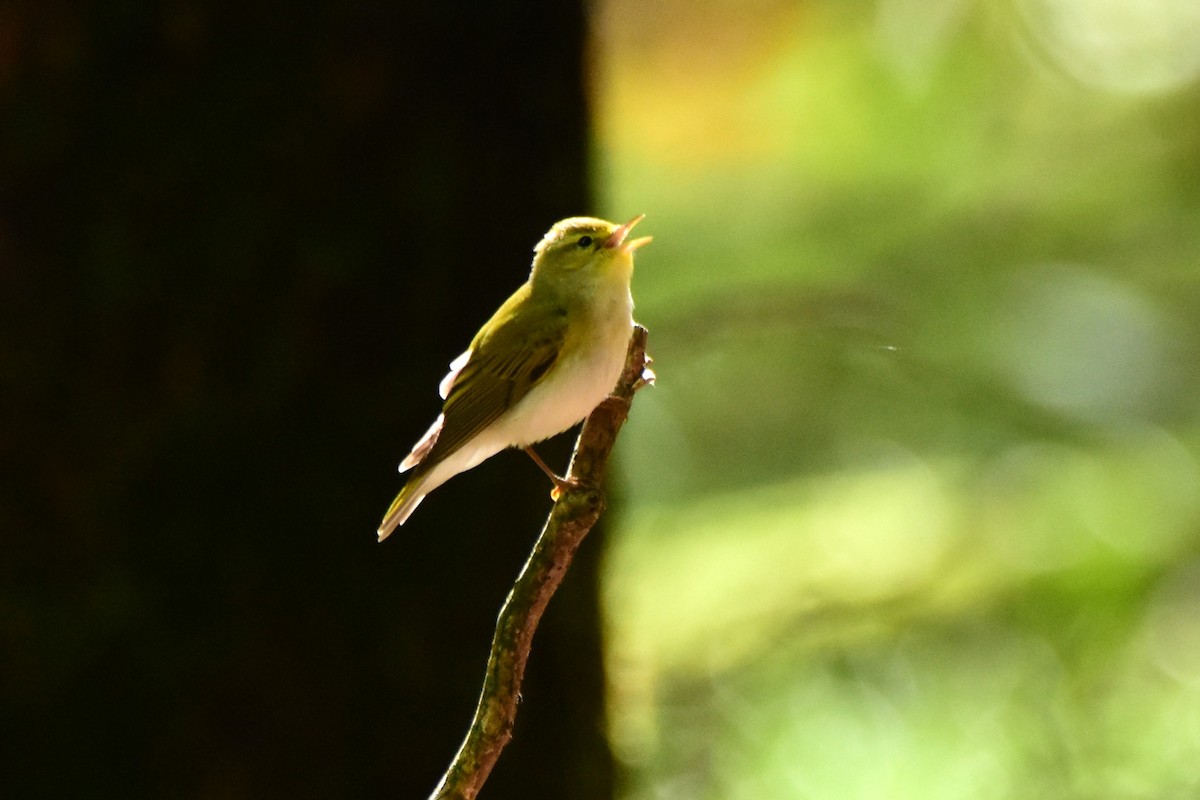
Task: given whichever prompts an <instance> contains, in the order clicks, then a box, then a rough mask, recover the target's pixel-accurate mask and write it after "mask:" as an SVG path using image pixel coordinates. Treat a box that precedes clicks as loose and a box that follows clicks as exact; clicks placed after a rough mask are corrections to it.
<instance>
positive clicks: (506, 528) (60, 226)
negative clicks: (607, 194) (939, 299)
mask: <svg viewBox="0 0 1200 800" xmlns="http://www.w3.org/2000/svg"><path fill="white" fill-rule="evenodd" d="M584 28H585V23H584V18H583V10H582V4H580V3H563V2H559V0H541V1H540V2H536V3H534V4H532V5H531V4H528V3H526V4H518V5H513V4H508V3H501V2H494V3H486V4H479V3H475V4H465V3H464V4H456V3H421V4H414V3H394V4H385V3H366V4H353V3H350V4H347V3H341V2H325V3H323V4H321V3H318V4H315V5H314V4H311V3H283V2H265V3H254V4H250V5H246V4H241V3H206V2H184V1H183V0H168V2H161V3H150V2H146V1H145V0H130V2H123V3H91V4H73V5H69V6H68V5H67V4H59V3H45V2H42V1H41V0H15V2H11V3H8V4H6V5H5V6H4V8H3V9H2V10H0V470H2V471H3V472H2V482H0V526H2V528H0V541H2V544H3V553H2V555H0V703H2V706H0V740H2V741H3V744H2V745H0V774H2V775H3V776H4V777H3V779H2V781H0V782H2V783H3V785H4V787H5V788H4V790H3V794H5V795H6V796H11V797H37V796H40V797H121V798H137V797H155V798H158V797H212V798H255V799H256V800H261V799H262V798H272V797H288V798H297V797H353V798H363V797H403V798H411V797H423V796H425V795H426V794H427V793H428V792H429V791H430V790H431V789H432V788H433V786H434V784H435V782H436V780H437V778H438V776H439V775H440V773H441V770H442V768H443V767H444V766H445V765H446V763H447V762H448V760H449V759H450V757H451V756H452V755H453V753H454V751H455V749H456V748H457V746H458V744H459V741H460V739H461V737H462V735H463V733H464V732H465V730H466V725H467V723H468V722H469V720H470V716H471V711H472V709H473V707H474V701H475V699H476V695H477V692H478V689H479V683H480V680H481V678H482V674H483V667H484V663H485V659H486V657H487V651H488V645H489V642H490V637H491V629H492V625H493V623H494V620H495V615H496V612H497V610H498V609H499V607H500V604H501V602H502V600H503V598H504V594H505V592H506V591H507V588H508V586H509V585H510V584H511V581H512V580H513V578H514V577H515V574H516V571H517V569H518V567H519V565H520V563H521V560H522V558H523V556H524V554H525V552H526V551H527V550H528V547H529V545H530V544H531V542H532V540H533V537H534V536H535V535H536V532H537V530H538V528H539V526H540V523H541V521H542V519H543V518H544V515H545V513H546V511H547V510H548V508H549V499H548V496H547V495H548V491H549V485H548V483H547V482H546V481H545V479H544V477H543V476H542V475H541V474H540V473H539V472H538V471H537V469H536V468H535V467H534V466H533V465H532V463H530V462H529V461H528V459H526V458H525V456H523V455H519V454H511V453H510V454H501V455H499V456H497V457H496V458H494V459H493V460H492V461H490V462H488V463H487V464H485V465H483V466H481V467H480V468H478V469H476V470H475V471H474V472H472V473H469V474H467V475H464V476H461V477H459V478H458V479H456V480H454V481H451V482H450V483H449V484H447V485H446V486H445V487H443V488H442V489H439V490H438V491H437V492H435V493H434V494H433V495H431V496H430V497H429V498H427V499H426V501H425V503H424V504H423V505H422V507H421V509H420V510H419V511H418V512H417V513H416V514H415V515H414V517H413V519H412V520H411V521H410V522H409V524H407V525H406V526H405V527H404V528H402V529H400V530H399V531H397V533H396V534H394V535H393V536H392V538H391V539H389V540H388V541H387V542H386V543H385V544H383V545H378V544H376V543H375V541H374V529H375V526H376V524H377V522H378V518H379V516H380V515H381V514H382V512H383V511H384V509H385V508H386V507H387V504H388V502H389V501H390V500H391V498H392V495H393V494H394V493H395V491H396V490H398V488H399V487H400V485H401V482H402V478H401V476H399V475H397V474H396V472H395V465H396V464H397V463H398V461H399V460H400V459H401V458H402V457H403V456H404V455H405V453H406V452H407V448H408V447H409V446H410V445H411V444H412V443H413V442H414V441H415V440H416V439H417V438H418V437H419V436H420V435H421V433H423V432H424V429H425V428H426V427H427V426H428V424H429V423H430V422H432V420H433V418H434V416H435V415H436V413H437V410H438V405H439V401H438V398H437V395H436V385H437V381H438V380H439V379H440V378H441V376H442V374H443V372H444V371H445V367H446V365H447V364H448V362H449V361H450V360H451V359H452V358H453V357H454V356H456V355H457V354H458V353H459V352H460V351H461V350H462V349H463V348H464V347H465V346H466V344H467V342H468V341H469V340H470V336H471V334H472V333H473V332H474V330H475V328H476V327H477V326H478V325H479V324H480V323H482V322H483V320H485V319H486V318H487V315H488V314H489V313H490V312H491V310H492V309H493V308H494V307H495V306H497V305H498V304H499V303H500V301H502V300H503V299H504V297H505V296H507V294H508V293H509V292H510V291H511V290H512V289H514V288H515V287H516V286H517V285H518V284H519V283H520V282H521V281H522V280H524V278H525V274H526V270H527V266H528V262H529V258H530V256H531V253H530V250H531V247H532V245H533V244H534V242H535V241H536V240H537V239H538V238H539V237H540V235H541V233H542V232H543V231H544V229H545V228H546V227H548V226H549V224H550V223H551V222H553V221H554V220H555V219H557V218H559V217H562V216H567V215H570V214H575V213H586V212H587V211H589V210H590V209H589V203H588V198H589V195H588V192H587V188H586V185H587V180H586V164H587V142H586V138H587V109H586V102H585V96H584V90H583V84H584V76H583V61H582V54H583V52H584V47H583V40H584V33H585V31H584ZM560 452H561V451H560ZM560 463H561V458H560ZM598 546H599V540H598V539H591V540H590V541H589V542H588V543H587V545H586V546H585V548H584V550H585V552H584V553H582V554H581V557H580V559H579V560H578V561H577V563H576V565H575V567H574V568H573V571H572V574H571V576H570V577H569V579H568V581H567V584H566V586H565V587H564V590H563V593H562V594H560V595H559V597H557V598H556V599H555V602H554V604H552V606H551V609H550V612H549V614H548V617H547V620H546V624H545V625H544V626H543V628H542V630H541V632H540V633H539V637H538V641H537V642H535V645H534V652H533V659H532V662H531V665H530V673H529V676H528V681H527V683H526V692H525V700H526V702H525V704H524V706H523V708H522V712H521V715H520V717H519V718H518V723H517V732H516V739H515V740H514V743H513V745H512V746H511V747H510V748H509V749H508V750H507V751H506V752H505V754H504V756H503V758H502V759H501V761H500V764H499V766H498V767H497V770H496V772H495V774H494V776H493V778H492V780H491V782H489V784H488V787H487V789H486V790H485V796H486V797H488V798H491V800H499V799H500V798H504V797H522V798H542V797H545V798H564V797H570V798H573V800H578V799H580V798H583V799H584V800H588V799H589V798H605V797H608V796H610V794H611V768H610V761H609V756H608V752H607V749H606V745H605V743H604V739H603V736H602V730H603V729H602V709H603V704H602V676H601V671H600V660H599V637H598V624H597V610H596V592H595V574H596V573H595V563H596V558H595V556H596V553H597V550H598Z"/></svg>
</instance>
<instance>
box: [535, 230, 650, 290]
mask: <svg viewBox="0 0 1200 800" xmlns="http://www.w3.org/2000/svg"><path fill="white" fill-rule="evenodd" d="M644 217H645V214H639V215H638V216H636V217H634V218H633V219H631V220H629V222H626V223H625V224H624V225H616V224H614V223H612V222H608V221H607V220H603V219H596V218H595V217H570V218H568V219H564V220H561V221H559V222H557V223H555V224H554V227H552V228H551V229H550V230H549V231H547V232H546V235H545V236H543V237H542V240H541V241H540V242H538V243H537V246H536V247H534V249H533V252H534V256H533V269H532V270H531V271H530V274H529V281H530V284H531V288H532V289H533V291H534V292H538V291H539V290H540V289H542V288H543V287H545V286H553V287H555V288H557V289H558V290H559V291H560V292H564V293H566V294H567V295H580V294H582V297H580V298H579V299H581V300H586V299H587V297H588V296H589V295H590V294H591V292H589V291H588V289H589V288H591V287H592V286H594V285H595V284H596V283H597V282H599V283H602V284H612V283H619V284H623V285H625V286H628V285H629V281H630V277H631V276H632V274H633V251H634V250H637V249H638V248H639V247H641V246H642V245H645V244H648V243H649V242H650V238H651V237H649V236H643V237H641V238H638V239H630V238H629V232H630V231H632V230H633V226H634V225H637V224H638V223H639V222H641V221H642V219H643V218H644Z"/></svg>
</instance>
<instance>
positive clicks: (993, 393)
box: [593, 0, 1200, 800]
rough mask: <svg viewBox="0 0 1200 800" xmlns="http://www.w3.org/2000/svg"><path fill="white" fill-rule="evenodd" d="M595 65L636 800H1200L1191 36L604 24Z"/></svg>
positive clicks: (1174, 24) (989, 13) (692, 15)
mask: <svg viewBox="0 0 1200 800" xmlns="http://www.w3.org/2000/svg"><path fill="white" fill-rule="evenodd" d="M593 63H594V65H595V67H594V68H595V75H594V79H595V87H596V91H597V96H598V107H597V125H598V141H597V148H596V149H597V155H596V164H595V175H596V178H597V183H598V185H599V186H600V187H601V191H602V192H603V193H604V208H603V209H602V210H604V211H605V212H606V213H608V214H611V215H613V216H619V217H624V216H629V215H632V214H634V213H638V212H645V213H646V214H647V215H648V218H647V220H646V222H645V223H643V225H642V228H641V229H644V231H645V232H646V233H650V234H653V235H654V236H655V243H654V244H653V245H652V246H651V247H650V248H647V249H646V250H644V251H642V253H641V254H640V258H639V269H638V272H637V275H636V277H635V295H636V298H637V301H638V317H639V319H640V320H641V321H643V322H644V323H645V324H647V325H648V326H649V327H650V330H651V337H650V344H651V348H650V349H651V352H652V354H653V355H654V357H655V359H656V370H657V372H658V375H659V383H658V385H657V386H656V387H655V388H654V389H652V390H648V391H645V392H643V393H642V394H641V395H640V396H639V397H638V399H637V402H636V404H635V408H634V415H633V418H632V420H631V422H630V425H629V427H628V428H627V429H626V432H625V434H624V435H623V437H622V441H621V445H620V448H621V449H620V455H621V465H622V472H621V476H620V478H621V480H620V487H621V492H622V499H623V501H624V502H623V504H622V505H621V508H623V509H624V510H623V511H622V512H621V513H620V515H619V516H618V517H617V518H616V519H615V522H614V524H615V526H616V532H615V535H614V537H613V540H612V542H613V543H612V548H611V551H610V554H609V556H608V560H607V575H606V581H607V594H606V610H607V618H608V628H607V636H608V647H609V650H610V654H611V655H610V662H609V664H608V671H609V679H610V684H611V689H612V696H611V735H612V740H613V743H614V747H615V750H616V753H617V756H618V759H619V761H620V764H621V766H622V768H623V771H624V781H623V796H624V797H625V798H627V799H628V800H642V799H643V798H647V799H648V798H757V799H762V798H766V799H768V800H770V798H807V797H812V798H818V797H819V798H839V799H840V798H864V799H865V798H870V799H872V800H875V799H876V798H1184V797H1197V796H1200V464H1198V461H1197V454H1198V452H1200V413H1198V410H1200V404H1198V403H1197V400H1196V398H1197V396H1198V392H1200V270H1198V266H1200V264H1198V261H1200V4H1198V3H1196V2H1195V0H1156V1H1155V2H1150V1H1149V0H1147V1H1146V2H1130V1H1129V0H996V1H995V2H989V1H987V0H979V1H978V2H973V1H972V0H879V1H878V2H840V1H839V0H823V1H820V2H775V1H773V0H756V1H755V2H737V3H735V2H719V1H718V0H707V1H706V2H699V3H698V2H694V1H690V2H685V1H684V0H671V1H670V2H657V3H639V2H636V0H605V1H604V2H602V3H600V4H599V5H598V6H597V8H596V21H595V32H594V52H593ZM641 229H639V230H641Z"/></svg>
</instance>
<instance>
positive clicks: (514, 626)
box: [430, 325, 653, 800]
mask: <svg viewBox="0 0 1200 800" xmlns="http://www.w3.org/2000/svg"><path fill="white" fill-rule="evenodd" d="M647 363H648V360H647V358H646V329H645V328H643V327H642V326H640V325H638V326H635V327H634V331H633V337H632V338H631V339H630V340H629V353H628V355H627V356H626V360H625V369H624V371H623V372H622V373H621V379H620V381H618V383H617V387H616V389H615V390H614V391H613V393H612V394H611V395H610V396H609V397H608V398H607V399H605V401H604V402H602V403H601V404H600V405H599V406H597V407H596V410H594V411H593V412H592V413H591V414H590V415H589V416H588V418H587V420H586V421H584V423H583V430H581V431H580V432H579V439H578V440H577V441H576V443H575V452H574V454H573V455H572V456H571V467H570V470H569V471H568V473H567V480H568V482H569V483H571V484H572V486H571V488H568V489H567V490H566V491H565V492H563V493H562V495H561V496H560V497H559V498H558V500H557V501H556V502H555V504H554V507H553V508H552V509H551V510H550V517H549V518H548V519H547V520H546V525H545V527H544V528H543V529H542V533H541V535H540V536H539V537H538V540H537V542H536V543H535V544H534V546H533V552H532V553H530V555H529V560H528V561H526V562H525V566H524V567H523V568H522V569H521V574H520V575H519V576H517V581H516V583H515V584H514V585H513V588H512V591H511V592H509V594H508V599H507V600H505V601H504V607H503V608H502V609H501V610H500V618H499V619H498V620H497V621H496V634H495V636H494V637H493V639H492V651H491V654H490V655H489V656H488V664H487V674H486V675H485V676H484V680H483V691H482V692H481V694H480V696H479V705H478V706H477V707H476V709H475V719H474V720H472V721H471V728H470V730H469V731H467V737H466V739H464V740H463V743H462V746H461V747H460V748H459V750H458V753H457V755H455V756H454V760H453V761H452V762H450V766H449V767H448V768H447V769H446V773H445V774H444V775H443V776H442V780H441V783H439V784H438V787H437V788H436V789H435V790H434V792H433V794H432V795H431V796H430V800H472V798H474V797H475V796H476V795H478V794H479V790H480V789H481V788H482V787H483V783H484V781H486V780H487V778H488V775H489V774H490V773H491V771H492V767H493V766H495V764H496V759H498V758H499V757H500V751H501V750H503V749H504V746H505V745H507V744H508V742H509V740H510V739H512V730H513V723H514V722H515V720H516V717H517V702H518V700H519V697H520V693H521V681H522V679H523V678H524V676H525V664H526V662H527V661H528V659H529V649H530V646H531V645H532V644H533V634H534V631H536V630H537V626H538V622H539V621H540V620H541V618H542V612H543V611H545V610H546V605H547V604H548V603H549V602H550V598H551V597H552V596H553V595H554V592H555V590H556V589H558V587H559V584H561V583H562V580H563V578H564V577H565V576H566V573H567V568H568V567H569V566H570V564H571V559H572V557H574V555H575V551H576V550H577V549H578V548H579V545H580V543H581V542H582V541H583V537H584V536H586V535H587V533H588V531H590V530H591V529H592V526H593V525H595V524H596V520H598V519H599V518H600V514H601V513H602V512H603V511H604V506H605V492H604V473H605V468H606V467H607V465H608V456H609V453H610V452H611V451H612V447H613V444H614V443H615V442H616V440H617V433H618V432H619V431H620V429H621V426H622V425H623V424H624V423H625V419H626V418H627V417H628V415H629V407H630V404H631V403H632V401H633V395H634V392H636V391H637V390H638V389H640V388H641V387H642V386H644V385H645V384H646V383H647V382H648V381H649V380H651V379H652V377H653V376H652V374H651V373H650V372H649V370H648V369H647Z"/></svg>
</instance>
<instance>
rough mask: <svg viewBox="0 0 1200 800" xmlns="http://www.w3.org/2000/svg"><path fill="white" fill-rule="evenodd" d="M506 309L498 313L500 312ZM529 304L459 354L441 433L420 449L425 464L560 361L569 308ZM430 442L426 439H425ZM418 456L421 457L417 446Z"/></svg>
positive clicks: (448, 450)
mask: <svg viewBox="0 0 1200 800" xmlns="http://www.w3.org/2000/svg"><path fill="white" fill-rule="evenodd" d="M505 310H506V309H504V308H502V309H501V311H500V312H497V317H501V316H502V315H503V314H504V312H505ZM530 310H531V309H529V307H528V306H525V305H520V306H517V310H515V311H514V310H513V309H508V311H509V312H510V313H508V314H507V315H506V319H505V321H504V322H503V323H501V324H499V325H491V324H489V325H488V326H485V328H484V330H485V331H486V335H484V334H483V333H482V332H481V335H480V336H477V337H476V339H475V341H474V342H472V343H471V349H470V350H468V351H467V352H466V353H464V354H463V355H464V356H466V360H465V362H464V363H462V364H458V363H457V362H459V361H462V356H460V357H459V358H458V359H455V362H456V363H455V365H454V366H457V368H458V369H457V372H453V371H452V372H451V375H452V376H453V377H451V376H447V377H448V378H450V380H449V381H443V385H444V386H446V388H447V390H448V391H447V395H446V403H445V405H444V406H443V407H442V416H441V419H440V423H441V424H440V425H439V426H436V427H438V428H439V430H438V431H437V433H436V434H435V435H434V436H433V437H429V436H428V435H427V436H426V439H430V438H432V441H430V442H428V444H427V446H426V447H425V448H424V450H425V452H423V453H421V454H420V459H421V465H422V466H423V467H425V468H426V469H428V468H431V467H432V466H433V465H434V464H437V463H438V462H439V461H441V460H442V459H444V458H445V457H446V456H448V455H450V454H451V453H453V452H454V451H455V450H457V449H458V448H459V447H461V446H462V445H463V444H464V443H465V442H467V441H469V440H470V439H471V438H473V437H474V436H475V435H476V434H478V433H479V432H480V431H482V430H483V429H484V428H486V427H487V426H488V425H490V424H491V423H493V422H495V421H496V419H497V418H498V417H499V416H500V415H501V414H503V413H504V411H505V410H507V409H509V408H512V407H513V406H515V405H516V404H517V403H519V402H520V401H521V399H522V398H523V397H525V395H527V394H528V393H529V390H530V389H532V388H533V387H534V386H537V385H538V383H539V382H541V381H542V379H543V378H545V376H546V375H547V374H548V373H549V371H550V368H551V367H553V366H554V362H555V361H557V360H558V357H559V354H560V353H561V351H562V347H563V342H564V341H565V339H566V333H567V317H566V313H565V312H562V313H559V312H558V310H557V309H555V310H553V311H552V313H549V314H547V313H545V310H544V309H542V312H541V313H529V312H530ZM423 441H425V440H423ZM413 456H417V452H416V450H414V452H413Z"/></svg>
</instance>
